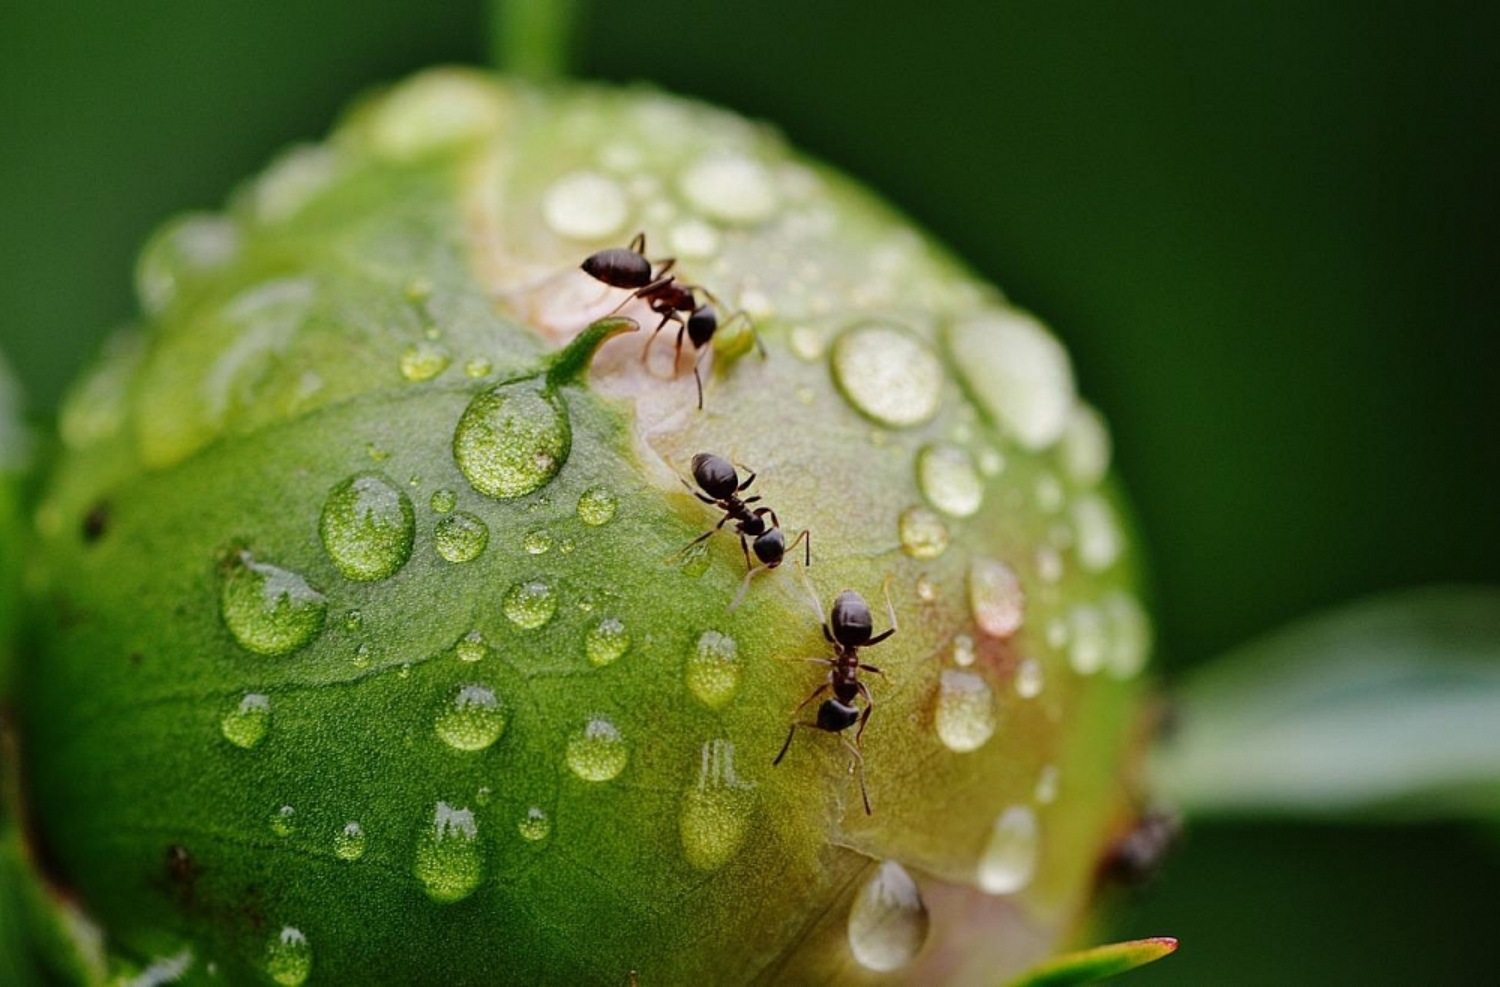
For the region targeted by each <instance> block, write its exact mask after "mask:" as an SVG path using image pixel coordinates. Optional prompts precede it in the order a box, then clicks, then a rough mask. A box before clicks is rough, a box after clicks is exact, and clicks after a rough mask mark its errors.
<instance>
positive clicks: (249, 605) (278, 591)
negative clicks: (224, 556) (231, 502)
mask: <svg viewBox="0 0 1500 987" xmlns="http://www.w3.org/2000/svg"><path fill="white" fill-rule="evenodd" d="M219 607H220V612H221V613H222V614H223V617H224V625H225V626H226V627H228V628H229V633H231V634H233V635H234V639H235V640H236V641H238V642H239V643H240V647H242V648H244V649H245V650H247V651H253V652H255V653H256V654H260V655H273V656H274V655H286V654H291V653H292V652H293V651H296V650H298V649H299V648H302V647H305V646H306V645H307V644H308V642H310V641H311V640H312V639H313V638H314V637H317V635H318V633H319V632H320V631H321V630H322V629H323V621H324V619H325V618H326V617H327V614H328V601H327V599H326V598H324V596H323V594H322V593H319V592H318V591H317V590H315V589H313V588H312V587H311V586H309V585H308V584H307V580H305V579H303V578H302V577H301V576H299V575H297V574H296V573H295V572H291V571H289V570H286V569H282V568H279V567H277V566H274V565H270V564H269V563H265V562H257V561H255V559H254V557H253V556H251V554H250V553H249V552H240V553H238V554H237V555H236V556H235V557H234V558H233V559H232V560H230V562H229V564H228V566H227V567H226V569H225V571H224V579H223V584H222V585H221V586H220V589H219Z"/></svg>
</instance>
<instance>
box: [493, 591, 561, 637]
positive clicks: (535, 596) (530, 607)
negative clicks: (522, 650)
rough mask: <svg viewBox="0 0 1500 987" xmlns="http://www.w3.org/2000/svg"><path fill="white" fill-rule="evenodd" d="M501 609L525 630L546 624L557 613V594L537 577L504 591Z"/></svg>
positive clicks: (532, 629) (531, 629) (511, 620)
mask: <svg viewBox="0 0 1500 987" xmlns="http://www.w3.org/2000/svg"><path fill="white" fill-rule="evenodd" d="M501 609H502V610H504V611H505V616H507V617H509V618H510V622H511V623H513V624H515V625H516V626H517V627H519V628H521V629H522V630H525V631H534V630H536V629H538V628H540V627H544V626H546V624H547V622H548V621H550V620H551V619H552V615H553V614H555V613H557V595H556V594H555V593H553V592H552V587H551V586H548V585H547V584H546V583H544V582H542V581H541V580H539V579H533V580H530V581H529V582H524V583H516V584H515V585H514V586H512V587H511V588H510V589H508V590H506V592H505V599H504V600H503V601H502V602H501Z"/></svg>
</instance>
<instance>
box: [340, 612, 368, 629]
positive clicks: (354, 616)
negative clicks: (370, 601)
mask: <svg viewBox="0 0 1500 987" xmlns="http://www.w3.org/2000/svg"><path fill="white" fill-rule="evenodd" d="M364 626H365V615H364V612H363V611H361V610H350V611H349V612H348V613H346V614H344V630H346V631H349V632H351V633H353V632H355V631H358V630H359V629H360V628H362V627H364Z"/></svg>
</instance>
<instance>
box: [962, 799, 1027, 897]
mask: <svg viewBox="0 0 1500 987" xmlns="http://www.w3.org/2000/svg"><path fill="white" fill-rule="evenodd" d="M1039 828H1040V827H1039V826H1038V825H1037V821H1036V813H1034V812H1032V811H1031V809H1030V808H1029V807H1027V806H1024V805H1013V806H1011V807H1010V808H1008V809H1006V810H1005V811H1004V812H1002V813H1000V815H999V817H998V818H996V820H995V824H994V826H992V827H991V828H990V837H989V840H988V842H986V843H985V846H984V851H983V853H981V854H980V857H979V871H978V874H977V875H976V877H977V880H978V882H979V887H980V890H982V891H985V892H988V893H989V894H1014V893H1015V892H1017V891H1020V890H1021V889H1022V888H1024V887H1026V885H1028V884H1030V883H1031V878H1032V876H1033V875H1034V874H1035V873H1036V863H1037V842H1038V832H1039Z"/></svg>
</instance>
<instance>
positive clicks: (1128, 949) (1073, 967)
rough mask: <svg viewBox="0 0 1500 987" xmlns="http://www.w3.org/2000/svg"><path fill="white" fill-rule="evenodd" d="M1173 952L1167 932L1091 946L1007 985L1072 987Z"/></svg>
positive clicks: (1175, 949)
mask: <svg viewBox="0 0 1500 987" xmlns="http://www.w3.org/2000/svg"><path fill="white" fill-rule="evenodd" d="M1175 952H1177V940H1176V939H1172V938H1169V937H1167V936H1154V937H1152V938H1150V939H1132V940H1131V941H1130V942H1116V943H1110V944H1109V945H1108V946H1095V947H1094V948H1093V949H1084V950H1079V951H1078V952H1076V953H1068V954H1066V955H1064V956H1059V957H1058V958H1057V959H1055V960H1050V961H1048V962H1046V963H1044V964H1042V965H1041V966H1039V967H1036V968H1035V969H1033V970H1031V971H1030V972H1029V973H1027V974H1025V975H1024V976H1022V977H1021V979H1019V980H1017V981H1015V982H1014V983H1012V985H1011V987H1073V985H1075V984H1093V983H1098V982H1099V981H1101V980H1106V979H1108V978H1110V977H1113V976H1116V975H1118V974H1121V973H1125V972H1127V971H1130V970H1134V969H1135V968H1136V967H1138V966H1145V965H1146V964H1147V963H1154V962H1156V961H1157V960H1159V959H1161V958H1162V957H1163V956H1170V955H1171V954H1172V953H1175Z"/></svg>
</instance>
